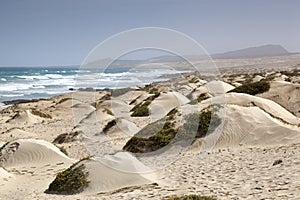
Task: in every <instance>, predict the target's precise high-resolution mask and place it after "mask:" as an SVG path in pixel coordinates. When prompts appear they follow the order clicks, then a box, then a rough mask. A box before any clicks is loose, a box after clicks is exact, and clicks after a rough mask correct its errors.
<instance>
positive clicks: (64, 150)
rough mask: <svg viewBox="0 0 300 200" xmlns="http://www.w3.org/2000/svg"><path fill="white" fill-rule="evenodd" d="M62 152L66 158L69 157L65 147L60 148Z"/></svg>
mask: <svg viewBox="0 0 300 200" xmlns="http://www.w3.org/2000/svg"><path fill="white" fill-rule="evenodd" d="M58 148H59V150H60V151H61V152H63V153H64V154H65V155H66V156H68V155H69V154H68V152H67V150H66V149H65V148H64V147H58Z"/></svg>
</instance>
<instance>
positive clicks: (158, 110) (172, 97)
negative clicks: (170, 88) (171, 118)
mask: <svg viewBox="0 0 300 200" xmlns="http://www.w3.org/2000/svg"><path fill="white" fill-rule="evenodd" d="M188 102H190V100H189V99H188V98H186V97H185V96H183V95H182V94H180V93H178V92H168V93H161V94H160V95H159V97H157V98H156V99H154V100H153V101H152V102H151V104H150V105H149V110H150V118H151V120H152V121H157V120H159V119H161V118H163V117H164V116H166V114H168V112H170V111H171V110H172V109H173V108H175V107H179V106H181V105H184V104H187V103H188Z"/></svg>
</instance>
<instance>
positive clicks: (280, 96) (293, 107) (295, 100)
mask: <svg viewBox="0 0 300 200" xmlns="http://www.w3.org/2000/svg"><path fill="white" fill-rule="evenodd" d="M270 85H271V87H270V90H269V91H267V92H265V93H263V94H258V95H257V96H260V97H263V98H267V99H270V100H273V101H275V102H277V103H278V104H280V105H282V106H283V107H285V108H287V109H288V110H289V111H291V112H293V113H294V114H295V115H296V116H298V117H300V98H299V97H300V84H296V83H293V84H291V83H289V82H286V81H272V82H271V84H270Z"/></svg>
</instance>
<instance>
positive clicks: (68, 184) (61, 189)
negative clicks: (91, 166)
mask: <svg viewBox="0 0 300 200" xmlns="http://www.w3.org/2000/svg"><path fill="white" fill-rule="evenodd" d="M87 176H88V172H86V171H85V166H84V164H79V163H75V164H73V165H72V166H71V167H69V168H68V169H66V170H65V171H63V172H60V173H58V174H57V176H56V178H55V179H54V181H53V182H52V183H51V184H50V185H49V188H48V189H47V190H46V193H57V194H76V193H80V192H82V191H83V190H84V188H86V187H87V186H88V184H89V181H88V180H87Z"/></svg>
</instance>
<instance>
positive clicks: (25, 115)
mask: <svg viewBox="0 0 300 200" xmlns="http://www.w3.org/2000/svg"><path fill="white" fill-rule="evenodd" d="M43 120H44V118H41V117H39V116H36V115H33V114H32V113H31V112H30V110H25V111H23V112H21V113H19V114H17V116H16V117H14V118H13V119H11V120H9V121H10V122H13V123H28V124H35V123H40V122H42V121H43Z"/></svg>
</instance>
